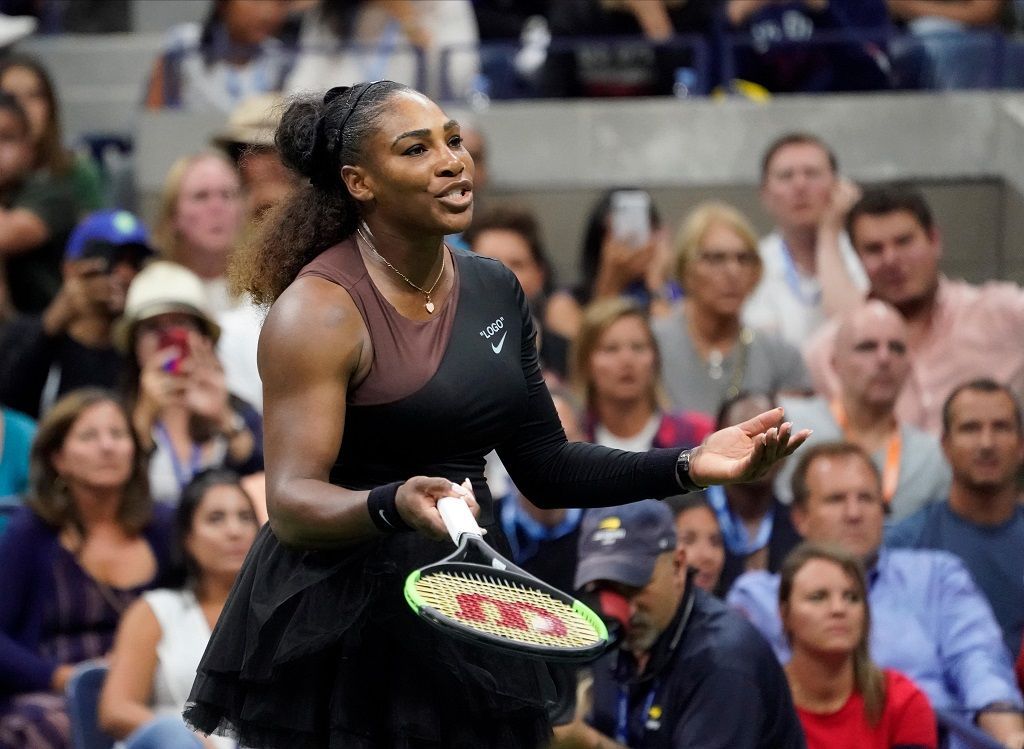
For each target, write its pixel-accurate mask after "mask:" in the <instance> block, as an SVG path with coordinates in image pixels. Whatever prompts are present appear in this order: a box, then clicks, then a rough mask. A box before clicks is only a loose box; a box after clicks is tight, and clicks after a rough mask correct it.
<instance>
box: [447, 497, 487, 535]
mask: <svg viewBox="0 0 1024 749" xmlns="http://www.w3.org/2000/svg"><path fill="white" fill-rule="evenodd" d="M437 511H438V512H440V513H441V519H442V520H443V521H444V527H445V528H447V529H448V535H449V536H451V537H452V541H454V542H455V545H456V546H458V545H459V539H460V538H462V534H463V533H475V534H476V535H478V536H482V535H483V532H482V529H481V528H480V526H479V525H477V522H476V518H474V517H473V512H472V511H471V510H470V509H469V505H467V504H466V500H464V499H459V498H458V497H442V498H441V499H439V500H437Z"/></svg>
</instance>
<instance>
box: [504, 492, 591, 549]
mask: <svg viewBox="0 0 1024 749" xmlns="http://www.w3.org/2000/svg"><path fill="white" fill-rule="evenodd" d="M582 515H583V510H581V509H579V508H578V507H577V508H570V509H568V510H567V511H566V513H565V518H563V520H562V522H560V523H559V524H558V525H556V526H553V527H551V526H546V525H544V524H543V523H540V522H538V521H537V520H534V519H533V518H532V517H530V516H529V515H528V514H526V511H525V510H523V509H522V508H520V507H519V499H518V497H517V495H516V492H515V491H513V492H512V493H510V494H509V495H508V496H507V497H505V499H504V500H503V501H502V503H501V529H502V530H503V531H504V532H505V537H506V538H507V539H508V544H509V546H510V547H511V548H512V559H513V560H515V562H516V563H517V564H522V563H523V562H526V561H527V560H529V559H531V558H532V557H533V556H534V555H535V554H536V553H537V552H538V551H540V545H541V542H543V541H554V540H556V539H559V538H561V537H562V536H565V535H567V534H569V533H571V532H572V531H573V530H575V529H576V526H578V525H579V522H580V518H581V517H582ZM517 531H521V532H522V535H523V536H525V537H526V538H525V540H526V541H527V544H526V546H525V548H524V546H523V545H522V544H521V543H520V534H519V533H518V532H517Z"/></svg>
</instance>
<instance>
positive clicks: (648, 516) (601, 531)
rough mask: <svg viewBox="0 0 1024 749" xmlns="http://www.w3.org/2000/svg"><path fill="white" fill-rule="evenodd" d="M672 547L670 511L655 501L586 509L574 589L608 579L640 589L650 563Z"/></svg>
mask: <svg viewBox="0 0 1024 749" xmlns="http://www.w3.org/2000/svg"><path fill="white" fill-rule="evenodd" d="M675 548H676V524H675V519H674V517H673V515H672V510H670V509H669V508H668V506H667V505H665V504H664V503H662V502H659V501H657V500H655V499H645V500H643V501H642V502H634V503H633V504H629V505H622V506H621V507H602V508H599V509H594V510H587V512H586V513H584V515H583V522H582V523H581V525H580V542H579V563H578V565H577V567H576V580H575V586H576V588H577V589H578V588H582V587H583V586H584V585H587V584H588V583H592V582H594V581H595V580H609V581H611V582H616V583H622V584H623V585H629V586H631V587H634V588H642V587H644V586H645V585H647V583H649V582H650V580H651V575H652V574H653V572H654V563H655V562H656V561H657V559H658V557H659V556H660V555H662V554H664V553H665V552H666V551H672V550H673V549H675Z"/></svg>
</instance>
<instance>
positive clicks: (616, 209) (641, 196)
mask: <svg viewBox="0 0 1024 749" xmlns="http://www.w3.org/2000/svg"><path fill="white" fill-rule="evenodd" d="M610 215H611V230H612V236H613V237H615V239H617V240H618V241H620V242H624V243H626V244H628V245H629V246H630V247H634V248H640V247H643V246H644V245H645V244H647V243H648V242H649V241H650V239H651V196H650V195H648V194H647V193H646V192H644V191H643V190H618V191H617V192H614V193H612V199H611V213H610Z"/></svg>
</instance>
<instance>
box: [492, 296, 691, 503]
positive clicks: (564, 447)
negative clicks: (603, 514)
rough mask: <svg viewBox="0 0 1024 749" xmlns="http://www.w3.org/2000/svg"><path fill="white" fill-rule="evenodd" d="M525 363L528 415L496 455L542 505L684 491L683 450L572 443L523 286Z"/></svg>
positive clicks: (523, 489)
mask: <svg viewBox="0 0 1024 749" xmlns="http://www.w3.org/2000/svg"><path fill="white" fill-rule="evenodd" d="M517 293H518V298H519V302H520V308H521V310H522V313H521V314H522V325H523V336H522V353H521V357H522V364H523V374H524V376H525V377H526V385H527V389H528V394H529V402H528V405H527V408H526V413H525V414H524V417H523V419H522V421H521V422H520V423H519V428H518V429H517V430H516V433H515V436H514V437H512V439H510V440H508V441H506V442H505V443H503V444H501V445H499V446H498V457H500V458H501V461H502V463H504V464H505V468H506V469H507V470H508V472H509V475H510V476H511V477H512V480H513V481H514V482H515V485H516V487H517V488H518V489H519V490H520V491H521V492H522V493H523V496H525V497H528V498H529V500H530V501H531V502H533V503H534V504H536V505H537V506H538V507H544V508H553V507H609V506H612V505H619V504H625V503H626V502H635V501H637V500H641V499H651V498H655V499H661V498H663V497H668V496H671V495H675V494H682V493H683V491H684V490H683V489H681V488H680V486H679V482H678V481H677V480H676V460H677V459H678V458H679V453H680V452H681V450H680V449H679V448H663V449H655V450H649V451H647V452H645V453H632V452H626V451H624V450H613V449H611V448H608V447H601V446H600V445H592V444H589V443H585V442H568V441H567V440H566V438H565V432H564V431H562V425H561V423H560V422H559V420H558V413H557V412H556V411H555V406H554V404H553V403H552V402H551V394H550V393H549V392H548V388H547V385H546V384H545V383H544V377H543V375H542V374H541V370H540V362H539V361H538V357H537V346H536V342H535V341H536V330H535V328H534V325H533V318H532V316H531V315H530V311H529V308H528V306H527V303H526V297H525V295H524V294H523V292H522V289H521V288H519V287H518V284H517Z"/></svg>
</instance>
